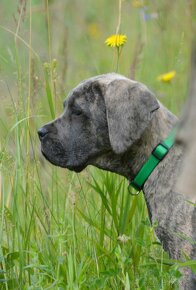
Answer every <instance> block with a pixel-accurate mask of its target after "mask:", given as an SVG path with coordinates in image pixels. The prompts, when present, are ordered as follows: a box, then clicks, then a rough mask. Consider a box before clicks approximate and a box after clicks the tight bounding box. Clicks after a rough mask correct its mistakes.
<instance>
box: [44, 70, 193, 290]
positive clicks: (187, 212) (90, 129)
mask: <svg viewBox="0 0 196 290" xmlns="http://www.w3.org/2000/svg"><path fill="white" fill-rule="evenodd" d="M176 123H177V118H176V117H175V116H174V115H173V114H172V113H171V112H169V111H168V110H167V109H166V108H165V107H164V106H163V105H162V104H161V103H160V102H159V101H157V99H156V98H155V96H154V95H153V94H152V92H151V91H150V90H149V89H148V88H147V87H146V86H145V85H143V84H141V83H139V82H136V81H132V80H130V79H127V78H125V77H123V76H121V75H118V74H114V73H111V74H105V75H100V76H96V77H93V78H90V79H88V80H85V81H83V82H81V83H80V84H79V85H78V86H77V87H76V88H75V89H73V90H72V91H71V92H70V94H69V96H68V97H67V98H66V100H65V102H64V113H63V114H62V115H61V116H60V117H59V118H57V119H56V120H54V121H52V122H50V123H48V124H46V125H45V126H43V127H42V128H41V129H39V131H38V134H39V138H40V141H41V150H42V153H43V155H44V156H45V157H46V159H47V160H49V161H50V162H51V163H52V164H54V165H56V166H60V167H64V168H68V169H70V170H74V171H76V172H80V171H81V170H83V169H84V168H85V167H86V166H87V165H94V166H96V167H99V168H102V169H105V170H109V171H112V172H116V173H118V174H120V175H123V176H125V177H126V178H127V179H128V180H132V179H133V178H134V177H135V175H136V174H137V172H138V171H139V170H140V168H141V167H142V165H143V164H144V163H145V161H146V160H147V159H148V157H149V156H150V154H151V152H152V150H153V149H154V148H155V147H156V145H157V144H158V143H159V142H160V141H161V140H163V139H164V138H166V137H167V136H168V133H169V132H170V131H171V130H172V128H173V127H174V126H175V124H176ZM181 156H182V152H181V149H180V148H179V146H177V145H174V146H173V147H172V148H171V149H170V151H169V153H168V154H167V156H166V157H165V158H164V159H163V160H162V161H161V162H160V163H159V164H158V166H157V167H156V168H155V170H154V171H153V172H152V174H151V175H150V177H149V178H148V180H147V181H146V182H145V185H144V189H143V191H144V196H145V200H146V203H147V207H148V211H149V216H150V219H151V222H152V223H153V222H157V223H158V226H157V228H156V234H157V236H158V238H159V239H160V241H161V242H162V244H163V247H164V249H165V250H166V251H167V252H168V253H169V255H170V257H172V258H173V259H182V257H183V255H182V253H183V252H185V253H186V255H188V256H189V257H192V258H193V245H192V243H191V242H189V241H188V239H187V238H186V237H189V238H193V234H195V219H194V218H193V210H194V207H193V206H192V205H190V204H189V203H188V202H186V201H185V198H184V197H183V196H182V195H181V194H179V193H177V192H175V187H174V185H175V182H176V179H177V176H178V172H179V169H180V164H181V163H180V162H181ZM194 281H195V280H194V277H193V275H192V274H191V272H190V271H189V270H185V271H184V279H183V280H182V282H181V289H196V288H194V285H195V284H194V283H195V282H194Z"/></svg>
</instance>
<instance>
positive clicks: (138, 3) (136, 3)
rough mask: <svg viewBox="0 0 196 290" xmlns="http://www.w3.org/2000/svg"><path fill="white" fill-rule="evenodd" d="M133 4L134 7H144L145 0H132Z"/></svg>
mask: <svg viewBox="0 0 196 290" xmlns="http://www.w3.org/2000/svg"><path fill="white" fill-rule="evenodd" d="M132 6H133V7H134V8H142V7H144V1H142V0H133V1H132Z"/></svg>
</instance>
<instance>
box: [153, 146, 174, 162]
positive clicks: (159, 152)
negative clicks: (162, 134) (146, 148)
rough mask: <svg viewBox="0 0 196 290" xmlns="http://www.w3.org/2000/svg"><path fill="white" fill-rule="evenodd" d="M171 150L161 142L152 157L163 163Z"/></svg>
mask: <svg viewBox="0 0 196 290" xmlns="http://www.w3.org/2000/svg"><path fill="white" fill-rule="evenodd" d="M169 149H170V148H169V147H168V146H167V145H166V144H165V143H164V142H160V143H159V144H158V145H157V146H156V147H155V148H154V150H153V151H152V155H153V156H154V157H155V158H156V159H158V160H159V161H161V160H163V158H164V157H165V156H166V155H167V153H168V152H169Z"/></svg>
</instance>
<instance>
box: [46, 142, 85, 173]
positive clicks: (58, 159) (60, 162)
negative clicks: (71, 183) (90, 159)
mask: <svg viewBox="0 0 196 290" xmlns="http://www.w3.org/2000/svg"><path fill="white" fill-rule="evenodd" d="M41 152H42V154H43V156H44V157H45V158H46V160H48V161H49V162H50V163H52V164H53V165H55V166H58V167H62V168H66V169H69V170H71V171H75V172H81V171H82V170H84V169H85V168H86V167H87V165H88V164H87V162H84V163H82V164H70V162H68V161H66V160H65V158H62V156H58V155H57V156H55V157H50V155H48V154H47V153H46V152H45V151H44V150H43V148H41Z"/></svg>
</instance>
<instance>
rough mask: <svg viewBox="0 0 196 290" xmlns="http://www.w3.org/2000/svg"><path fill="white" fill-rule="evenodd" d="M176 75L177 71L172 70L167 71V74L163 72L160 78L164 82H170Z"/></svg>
mask: <svg viewBox="0 0 196 290" xmlns="http://www.w3.org/2000/svg"><path fill="white" fill-rule="evenodd" d="M175 75H176V71H175V70H172V71H170V72H168V73H165V74H162V75H160V76H158V78H157V79H158V80H159V81H162V82H165V83H168V82H170V81H171V80H172V79H173V78H174V77H175Z"/></svg>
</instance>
